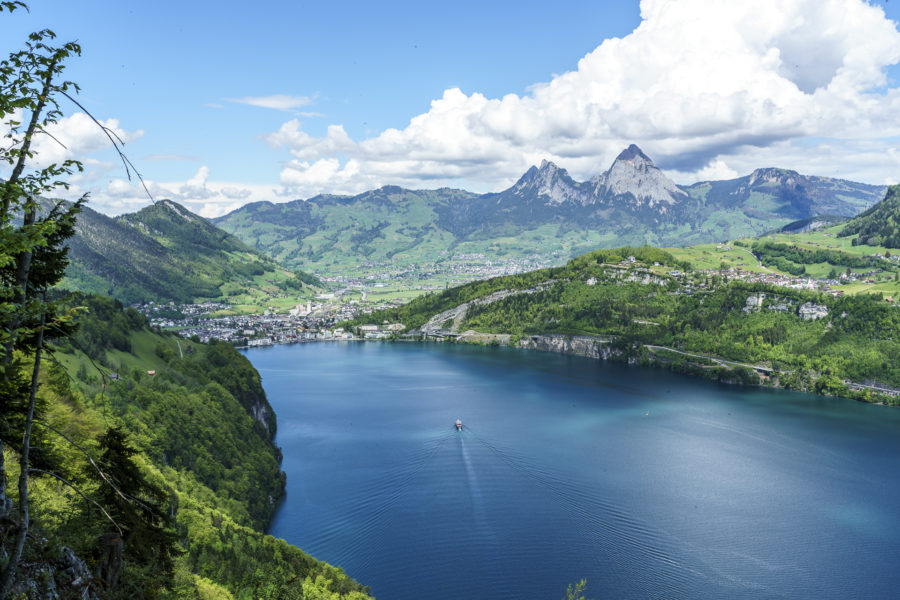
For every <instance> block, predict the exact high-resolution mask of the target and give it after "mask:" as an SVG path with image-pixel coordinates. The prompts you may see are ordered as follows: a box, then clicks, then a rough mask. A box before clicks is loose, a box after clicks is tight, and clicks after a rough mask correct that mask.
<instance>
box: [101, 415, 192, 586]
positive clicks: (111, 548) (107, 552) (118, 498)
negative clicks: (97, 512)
mask: <svg viewBox="0 0 900 600" xmlns="http://www.w3.org/2000/svg"><path fill="white" fill-rule="evenodd" d="M99 446H100V451H101V455H100V465H101V468H102V471H103V472H102V476H101V477H102V479H101V481H99V482H98V483H100V491H99V493H98V499H99V501H100V502H101V504H103V505H104V506H106V507H107V509H108V511H109V513H110V515H111V516H112V518H113V519H114V520H115V522H116V523H118V525H119V528H120V530H121V531H120V532H119V531H116V532H109V533H106V534H104V535H103V536H101V548H100V553H101V556H100V560H99V563H98V569H97V576H98V577H100V578H101V579H103V580H104V581H105V582H106V585H107V586H108V587H109V588H110V589H115V587H116V586H117V584H118V579H119V574H120V572H121V568H122V561H123V558H125V559H128V560H130V561H133V562H135V563H137V564H140V565H147V566H152V567H153V568H152V569H150V571H151V572H152V573H153V574H154V575H155V576H156V578H157V579H156V580H155V581H153V582H151V584H152V585H151V587H153V588H160V587H166V586H167V585H168V582H169V581H170V580H171V578H172V571H173V569H174V563H173V559H174V557H175V556H176V555H177V554H178V549H177V547H176V543H177V535H176V534H175V532H174V530H173V529H172V525H173V519H172V515H171V511H169V510H168V505H169V502H170V493H169V491H168V490H165V489H163V488H162V487H160V486H158V485H155V484H154V483H152V482H150V481H149V480H148V479H147V478H146V477H145V475H144V473H143V472H142V471H141V469H140V467H139V466H138V465H137V463H135V462H134V459H133V458H132V457H133V456H134V455H135V454H137V450H135V449H134V448H133V447H132V446H131V445H130V444H129V443H128V440H127V439H126V438H125V433H124V432H123V431H122V430H121V429H119V428H118V427H112V428H109V429H107V431H106V433H105V434H103V435H102V436H100V439H99ZM87 475H88V476H92V477H96V476H97V475H98V472H97V471H94V470H89V471H88V472H87ZM106 478H108V479H110V480H111V485H105V484H106V483H107V481H106ZM143 587H147V586H143ZM135 592H136V593H138V592H137V591H136V590H135ZM134 595H135V594H131V596H132V597H133V596H134Z"/></svg>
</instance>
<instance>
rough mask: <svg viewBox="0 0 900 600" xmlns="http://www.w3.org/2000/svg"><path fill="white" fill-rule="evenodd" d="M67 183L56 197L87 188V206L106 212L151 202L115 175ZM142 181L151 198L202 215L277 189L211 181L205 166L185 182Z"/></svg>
mask: <svg viewBox="0 0 900 600" xmlns="http://www.w3.org/2000/svg"><path fill="white" fill-rule="evenodd" d="M71 183H72V187H71V189H70V190H69V191H63V190H60V192H59V196H60V197H65V198H75V197H78V196H80V195H81V194H83V193H84V192H85V191H88V190H90V192H91V196H90V201H89V202H88V206H89V207H91V208H92V209H94V210H96V211H99V212H102V213H105V214H108V215H118V214H122V213H126V212H134V211H137V210H140V209H141V208H143V207H144V206H147V205H148V204H150V202H151V200H150V198H148V197H147V194H146V192H145V191H144V189H143V188H142V187H141V184H140V182H138V181H127V180H125V179H121V178H115V179H111V180H109V181H107V182H106V184H105V186H101V185H98V182H97V180H96V178H90V179H88V178H87V177H73V178H72V179H71ZM145 183H146V185H147V188H148V189H149V190H150V193H151V194H152V195H153V199H154V200H157V201H158V200H164V199H169V200H174V201H176V202H178V203H180V204H183V205H184V206H186V207H187V208H188V209H189V210H191V211H194V212H196V213H197V214H199V215H202V216H204V217H218V216H220V215H223V214H225V213H227V212H230V211H232V210H234V209H236V208H238V207H239V206H241V205H243V204H246V203H247V202H256V201H261V200H272V199H276V198H278V191H277V190H276V189H275V186H272V185H247V184H241V183H236V182H228V181H211V180H210V170H209V168H208V167H206V166H202V167H200V168H199V169H197V172H196V173H195V174H194V175H193V177H191V178H189V179H188V180H186V181H169V182H157V181H145Z"/></svg>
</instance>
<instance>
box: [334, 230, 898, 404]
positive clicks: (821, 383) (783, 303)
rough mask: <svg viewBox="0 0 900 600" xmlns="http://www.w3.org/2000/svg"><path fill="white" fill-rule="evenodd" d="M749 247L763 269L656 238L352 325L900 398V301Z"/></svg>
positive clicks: (420, 301)
mask: <svg viewBox="0 0 900 600" xmlns="http://www.w3.org/2000/svg"><path fill="white" fill-rule="evenodd" d="M758 243H759V244H760V246H758V247H757V246H756V245H754V246H753V250H754V251H757V252H762V251H769V252H771V253H772V254H773V255H774V256H775V258H773V259H772V260H773V261H775V260H776V259H782V260H788V261H789V260H790V259H788V258H786V257H785V256H782V255H781V254H780V252H785V253H787V255H788V256H790V257H794V260H797V261H802V260H804V259H805V258H809V259H810V260H815V261H820V260H822V261H824V260H834V261H835V262H836V263H840V262H841V261H843V262H852V261H856V260H860V261H862V262H864V263H865V264H864V265H863V264H860V265H857V267H858V268H859V270H871V269H872V268H873V266H878V267H879V268H881V269H882V270H884V271H889V273H888V275H889V276H890V279H891V280H892V281H893V285H894V286H895V288H896V281H894V280H895V278H896V277H897V276H898V273H900V265H896V264H894V263H889V261H884V260H883V259H881V260H882V263H880V264H879V265H873V264H872V263H870V262H869V258H870V257H868V256H853V255H850V254H847V253H840V252H837V251H832V252H833V254H830V255H823V256H819V255H816V254H814V251H813V250H809V251H806V250H800V249H798V248H797V247H796V246H794V247H791V246H789V245H788V244H780V245H778V244H775V243H774V242H773V243H772V245H766V244H767V242H758ZM748 246H750V244H749V243H748V244H747V245H746V246H742V247H738V248H737V249H736V250H738V251H740V252H741V253H743V254H746V255H749V257H750V259H751V260H752V261H753V266H754V267H756V268H757V269H758V270H759V272H758V273H755V274H754V273H750V274H749V275H750V276H745V274H742V272H739V271H736V270H734V269H733V268H731V267H728V266H723V267H722V268H719V267H714V268H709V269H698V268H695V267H694V265H692V264H690V263H689V262H687V261H686V260H685V259H684V258H678V257H677V256H676V255H675V254H674V253H671V252H667V251H665V250H661V249H657V248H651V247H647V246H645V247H641V248H629V247H625V248H619V249H612V250H597V251H594V252H591V253H588V254H585V255H582V256H579V257H577V258H575V259H573V260H571V261H569V262H568V263H567V264H566V265H565V266H562V267H555V268H550V269H543V270H538V271H531V272H528V273H522V274H518V275H511V276H507V277H498V278H494V279H490V280H486V281H478V282H473V283H470V284H466V285H463V286H459V287H456V288H452V289H448V290H446V291H443V292H440V293H433V294H429V295H426V296H423V297H420V298H417V299H415V300H413V301H412V302H410V303H409V304H407V305H405V306H403V307H400V308H397V309H389V310H383V311H376V312H374V313H372V314H370V315H366V316H362V317H360V318H358V319H356V320H355V321H351V322H348V323H346V324H345V326H346V327H355V326H359V325H362V324H365V323H382V322H391V323H394V322H400V323H403V324H404V326H405V329H406V335H408V336H411V337H413V338H427V339H454V340H463V341H473V342H476V343H504V344H511V345H516V346H521V347H526V348H539V349H544V350H555V351H561V352H572V353H577V354H585V355H588V356H593V357H596V358H611V359H618V360H627V361H629V362H640V363H643V364H656V365H660V366H664V367H668V368H672V369H676V370H680V371H684V372H689V373H693V374H696V375H701V376H705V377H712V378H716V379H720V380H722V381H737V382H742V383H764V384H767V385H779V386H782V387H786V388H790V389H798V390H807V391H815V392H818V393H828V394H834V395H842V396H850V397H858V398H860V399H868V400H871V399H873V398H877V399H878V400H879V401H883V402H888V403H897V402H898V401H900V397H898V396H895V395H892V394H893V393H894V391H892V390H890V389H888V388H887V387H885V386H893V387H896V388H900V309H898V307H897V306H895V304H894V303H893V302H886V301H885V299H884V298H883V296H882V295H881V294H856V295H848V294H844V295H838V296H834V295H831V294H827V293H823V292H822V291H818V290H815V289H797V288H798V287H799V285H798V284H804V285H805V284H806V283H807V281H806V280H804V281H794V282H792V283H791V284H790V285H793V286H794V287H787V286H782V285H775V284H773V283H769V282H768V280H769V279H773V280H774V279H777V276H776V275H775V274H774V273H773V272H772V271H773V270H769V271H766V269H768V268H767V267H765V266H762V265H761V266H758V267H757V264H756V263H757V258H756V257H754V255H753V254H752V253H751V252H750V250H749V248H748ZM728 251H729V252H732V251H733V250H732V249H731V248H729V249H728ZM844 254H846V256H845V255H844ZM762 258H763V261H767V260H769V257H762ZM792 264H795V263H792ZM848 269H850V267H848ZM874 382H877V384H875V383H874ZM896 391H900V389H898V390H896Z"/></svg>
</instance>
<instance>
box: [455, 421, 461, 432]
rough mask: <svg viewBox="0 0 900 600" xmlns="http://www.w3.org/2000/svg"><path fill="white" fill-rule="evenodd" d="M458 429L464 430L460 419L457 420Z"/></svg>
mask: <svg viewBox="0 0 900 600" xmlns="http://www.w3.org/2000/svg"><path fill="white" fill-rule="evenodd" d="M456 430H457V431H462V421H460V420H459V419H457V420H456Z"/></svg>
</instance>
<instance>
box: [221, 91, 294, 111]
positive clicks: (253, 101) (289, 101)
mask: <svg viewBox="0 0 900 600" xmlns="http://www.w3.org/2000/svg"><path fill="white" fill-rule="evenodd" d="M225 100H226V101H228V102H233V103H235V104H249V105H250V106H258V107H260V108H271V109H274V110H284V111H291V110H294V109H296V108H300V107H302V106H308V105H310V104H312V98H310V97H309V96H288V95H287V94H274V95H272V96H245V97H243V98H226V99H225Z"/></svg>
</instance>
